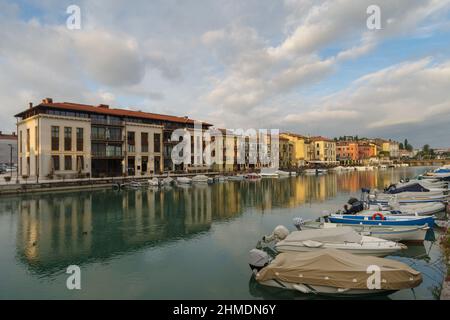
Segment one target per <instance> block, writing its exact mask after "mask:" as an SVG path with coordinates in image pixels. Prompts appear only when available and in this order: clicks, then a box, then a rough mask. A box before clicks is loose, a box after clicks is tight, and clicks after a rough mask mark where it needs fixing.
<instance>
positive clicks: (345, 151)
mask: <svg viewBox="0 0 450 320" xmlns="http://www.w3.org/2000/svg"><path fill="white" fill-rule="evenodd" d="M336 160H337V161H340V163H341V164H344V165H350V164H356V163H358V161H359V160H360V157H359V145H358V142H357V141H351V140H346V141H338V142H336Z"/></svg>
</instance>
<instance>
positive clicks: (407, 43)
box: [0, 0, 450, 147]
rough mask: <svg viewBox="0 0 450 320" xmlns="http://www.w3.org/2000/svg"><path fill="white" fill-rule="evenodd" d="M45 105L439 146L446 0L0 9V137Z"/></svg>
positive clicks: (447, 82)
mask: <svg viewBox="0 0 450 320" xmlns="http://www.w3.org/2000/svg"><path fill="white" fill-rule="evenodd" d="M374 4H375V5H377V6H378V7H379V8H380V14H381V15H380V17H381V19H380V22H381V28H380V29H369V28H368V26H367V20H368V19H369V18H370V17H371V15H370V14H368V13H367V8H368V7H369V6H370V5H374ZM70 5H77V6H78V7H79V8H80V21H81V28H80V29H77V30H72V29H69V28H67V23H66V22H67V19H68V18H69V16H70V14H67V12H66V10H67V7H69V6H70ZM45 97H51V98H53V100H54V101H59V102H63V101H71V102H79V103H87V104H93V105H98V104H101V103H103V104H109V105H111V107H117V108H126V109H132V110H142V111H148V112H154V113H165V114H172V115H178V116H189V117H191V118H194V119H198V120H203V121H207V122H209V123H212V124H214V125H215V126H217V127H220V128H229V129H236V128H243V129H249V128H256V129H258V128H265V129H280V130H281V131H293V132H296V133H299V134H304V135H323V136H328V137H338V136H343V135H358V136H359V137H381V138H391V139H395V140H399V141H403V140H404V139H405V138H407V139H408V140H409V142H410V143H412V144H413V145H414V147H421V146H423V145H424V144H430V145H431V146H432V147H450V125H449V124H450V0H397V1H393V0H370V1H366V0H191V1H189V0H133V1H119V0H96V1H75V0H71V1H65V0H39V1H38V0H27V1H25V0H19V1H5V0H0V99H1V100H0V101H1V111H2V117H0V130H2V131H4V132H5V131H14V130H15V119H14V115H15V114H17V113H18V112H19V111H22V110H24V109H26V108H27V106H28V103H29V102H33V103H34V104H37V103H39V102H40V101H41V100H42V99H43V98H45Z"/></svg>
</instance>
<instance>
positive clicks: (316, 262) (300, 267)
mask: <svg viewBox="0 0 450 320" xmlns="http://www.w3.org/2000/svg"><path fill="white" fill-rule="evenodd" d="M249 265H250V268H251V269H252V271H253V275H252V276H253V277H255V279H256V281H258V283H260V284H261V285H264V286H270V287H276V288H282V289H286V290H295V291H298V292H301V293H304V294H318V295H329V296H347V297H349V296H365V295H380V294H390V293H393V292H395V291H398V290H402V289H409V288H415V287H417V286H419V285H420V284H421V283H422V275H421V273H420V272H419V271H416V270H414V269H412V268H411V267H409V266H408V265H406V264H404V263H402V262H399V261H396V260H390V259H385V258H377V257H368V256H357V255H353V254H350V253H347V252H343V251H340V250H332V249H325V250H320V251H313V252H306V253H301V254H299V253H292V252H290V253H281V254H279V255H277V256H276V257H275V259H273V260H272V259H271V258H270V256H269V255H268V254H267V253H266V252H264V251H262V250H258V249H253V250H251V251H250V256H249ZM374 266H376V267H374ZM375 270H377V271H379V272H380V275H382V280H381V281H378V282H373V281H372V279H373V274H374V271H375ZM375 283H377V285H376V286H374V284H375Z"/></svg>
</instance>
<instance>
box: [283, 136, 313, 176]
mask: <svg viewBox="0 0 450 320" xmlns="http://www.w3.org/2000/svg"><path fill="white" fill-rule="evenodd" d="M280 138H285V139H288V140H289V141H290V142H291V143H292V144H293V147H294V157H293V161H292V164H291V166H292V167H303V166H305V165H306V161H307V147H306V144H307V143H306V141H307V139H308V138H306V137H305V136H302V135H299V134H296V133H291V132H284V133H281V134H280Z"/></svg>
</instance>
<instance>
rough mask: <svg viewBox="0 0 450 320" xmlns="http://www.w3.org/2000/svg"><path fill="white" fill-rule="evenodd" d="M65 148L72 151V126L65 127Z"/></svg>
mask: <svg viewBox="0 0 450 320" xmlns="http://www.w3.org/2000/svg"><path fill="white" fill-rule="evenodd" d="M64 150H65V151H72V128H69V127H65V128H64Z"/></svg>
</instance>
